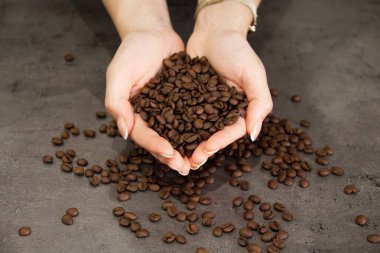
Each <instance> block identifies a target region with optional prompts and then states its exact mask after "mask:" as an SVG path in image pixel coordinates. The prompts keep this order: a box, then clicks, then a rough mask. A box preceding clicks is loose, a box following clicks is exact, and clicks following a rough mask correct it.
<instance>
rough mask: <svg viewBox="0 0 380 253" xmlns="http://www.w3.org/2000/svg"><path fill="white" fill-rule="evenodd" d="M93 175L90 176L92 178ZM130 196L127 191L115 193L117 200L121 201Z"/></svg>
mask: <svg viewBox="0 0 380 253" xmlns="http://www.w3.org/2000/svg"><path fill="white" fill-rule="evenodd" d="M94 177H95V176H93V177H92V178H94ZM129 198H130V196H129V193H128V192H122V193H119V194H118V195H117V200H119V201H121V202H125V201H127V200H129Z"/></svg>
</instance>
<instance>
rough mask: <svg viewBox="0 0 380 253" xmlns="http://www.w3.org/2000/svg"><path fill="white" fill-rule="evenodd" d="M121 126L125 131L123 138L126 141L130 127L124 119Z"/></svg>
mask: <svg viewBox="0 0 380 253" xmlns="http://www.w3.org/2000/svg"><path fill="white" fill-rule="evenodd" d="M121 127H122V128H123V131H124V135H123V139H124V140H125V141H126V140H127V139H128V128H127V125H126V124H125V122H124V120H123V119H122V120H121Z"/></svg>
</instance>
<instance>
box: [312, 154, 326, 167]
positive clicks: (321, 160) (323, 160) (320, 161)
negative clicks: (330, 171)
mask: <svg viewBox="0 0 380 253" xmlns="http://www.w3.org/2000/svg"><path fill="white" fill-rule="evenodd" d="M315 162H316V163H318V164H320V165H323V166H326V165H328V164H329V160H327V158H325V157H322V156H318V157H317V158H316V159H315Z"/></svg>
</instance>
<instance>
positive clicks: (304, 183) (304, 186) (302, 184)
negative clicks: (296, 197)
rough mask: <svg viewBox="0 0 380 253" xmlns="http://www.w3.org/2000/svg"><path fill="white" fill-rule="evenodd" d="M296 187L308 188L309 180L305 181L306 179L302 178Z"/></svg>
mask: <svg viewBox="0 0 380 253" xmlns="http://www.w3.org/2000/svg"><path fill="white" fill-rule="evenodd" d="M298 185H299V186H300V187H302V188H307V187H309V180H307V179H306V178H303V179H301V180H300V181H299V183H298Z"/></svg>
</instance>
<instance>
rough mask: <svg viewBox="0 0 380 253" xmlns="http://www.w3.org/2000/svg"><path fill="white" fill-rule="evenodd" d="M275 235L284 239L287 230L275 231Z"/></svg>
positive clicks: (286, 235)
mask: <svg viewBox="0 0 380 253" xmlns="http://www.w3.org/2000/svg"><path fill="white" fill-rule="evenodd" d="M275 237H276V238H278V239H281V240H286V239H287V238H288V232H286V231H285V230H280V231H278V232H277V233H276V235H275Z"/></svg>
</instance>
